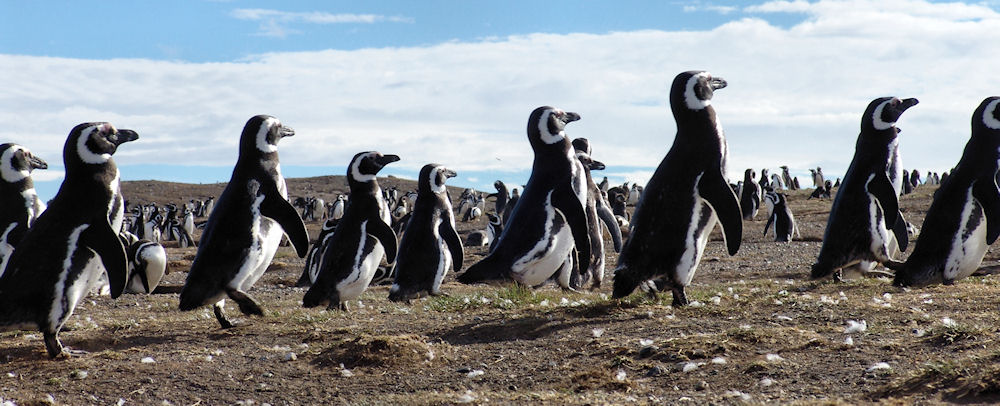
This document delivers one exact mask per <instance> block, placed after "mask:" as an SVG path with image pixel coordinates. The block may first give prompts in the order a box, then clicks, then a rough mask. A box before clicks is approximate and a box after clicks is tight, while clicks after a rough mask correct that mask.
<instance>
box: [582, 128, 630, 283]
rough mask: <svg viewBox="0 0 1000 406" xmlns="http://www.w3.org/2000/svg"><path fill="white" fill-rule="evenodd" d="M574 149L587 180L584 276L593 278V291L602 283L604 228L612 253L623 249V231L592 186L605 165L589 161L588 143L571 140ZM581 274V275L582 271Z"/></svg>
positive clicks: (595, 186) (602, 198)
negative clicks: (595, 174) (587, 242)
mask: <svg viewBox="0 0 1000 406" xmlns="http://www.w3.org/2000/svg"><path fill="white" fill-rule="evenodd" d="M573 148H574V149H575V150H576V157H577V159H579V160H580V163H581V164H583V171H584V174H585V175H586V177H587V202H586V204H587V207H586V212H587V229H588V233H589V234H590V269H588V270H586V273H587V274H589V275H590V277H591V278H593V281H594V282H593V284H592V285H591V287H592V289H599V288H600V287H601V284H602V282H603V281H604V267H605V266H604V227H602V226H601V224H602V223H603V224H604V226H605V227H607V228H608V233H610V235H611V242H612V245H613V246H614V249H615V252H619V251H621V249H622V230H621V228H620V227H618V220H617V219H615V214H614V213H612V212H611V204H610V203H608V201H607V199H605V198H604V193H602V192H601V189H600V188H599V187H598V186H597V183H594V177H593V176H592V175H591V173H590V171H592V170H604V163H602V162H599V161H595V160H594V159H593V157H591V152H592V149H591V147H590V141H588V140H587V139H586V138H576V139H574V140H573ZM581 271H583V270H582V269H581Z"/></svg>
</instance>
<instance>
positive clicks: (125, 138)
mask: <svg viewBox="0 0 1000 406" xmlns="http://www.w3.org/2000/svg"><path fill="white" fill-rule="evenodd" d="M137 139H139V134H138V133H136V132H135V131H132V130H124V129H121V130H118V142H117V144H116V145H122V144H124V143H126V142H131V141H135V140H137Z"/></svg>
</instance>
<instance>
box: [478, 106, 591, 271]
mask: <svg viewBox="0 0 1000 406" xmlns="http://www.w3.org/2000/svg"><path fill="white" fill-rule="evenodd" d="M579 119H580V115H579V114H576V113H571V112H565V111H563V110H560V109H557V108H554V107H549V106H543V107H539V108H536V109H535V110H534V111H532V112H531V115H530V116H529V117H528V128H527V133H528V141H529V142H530V144H531V149H532V150H533V151H534V162H533V164H532V168H531V175H530V176H529V177H528V184H527V185H526V186H525V187H524V193H522V194H521V197H520V199H518V201H517V204H516V206H514V209H513V211H512V212H511V215H510V219H509V220H507V224H506V225H505V226H504V230H503V234H501V235H500V237H499V240H497V241H496V247H495V248H494V249H493V252H491V253H489V254H488V255H487V256H486V257H484V258H483V259H482V260H480V261H479V262H477V263H475V264H473V265H472V266H470V267H469V268H468V269H467V270H466V271H465V272H464V273H462V274H461V275H459V276H458V281H459V282H462V283H466V284H470V283H477V282H486V281H499V280H508V279H513V280H514V281H516V282H517V283H520V284H522V285H527V286H537V285H540V284H542V283H544V282H545V281H546V280H548V279H549V277H550V276H552V275H555V274H557V273H558V274H559V275H560V278H559V281H558V282H559V284H560V286H562V287H563V288H564V289H569V288H570V286H569V283H570V278H571V276H572V274H573V273H572V272H570V271H568V270H566V269H564V268H566V266H567V263H570V266H571V267H572V268H574V269H579V270H584V269H589V268H590V258H591V252H590V251H591V248H590V235H589V231H588V226H587V214H586V212H585V209H586V202H587V190H588V189H587V184H586V178H585V177H584V176H583V172H584V169H583V165H582V164H581V163H580V160H579V159H577V157H576V153H575V152H574V149H573V146H572V145H571V144H570V140H569V138H567V137H566V131H565V128H566V125H567V124H569V123H572V122H574V121H577V120H579ZM574 248H575V249H576V253H575V255H574V256H573V259H574V260H573V261H567V259H568V258H570V255H571V253H572V251H573V249H574ZM560 270H562V272H560Z"/></svg>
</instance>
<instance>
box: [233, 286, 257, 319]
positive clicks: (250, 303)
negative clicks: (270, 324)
mask: <svg viewBox="0 0 1000 406" xmlns="http://www.w3.org/2000/svg"><path fill="white" fill-rule="evenodd" d="M226 294H228V295H229V298H230V299H233V301H234V302H236V304H237V305H239V306H240V311H241V312H243V314H246V315H256V316H263V315H264V309H261V308H260V305H259V304H257V302H256V301H255V300H253V298H252V297H250V295H248V294H246V293H244V292H241V291H239V290H236V289H229V290H227V291H226Z"/></svg>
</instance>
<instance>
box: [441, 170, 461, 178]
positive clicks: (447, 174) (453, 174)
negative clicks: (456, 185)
mask: <svg viewBox="0 0 1000 406" xmlns="http://www.w3.org/2000/svg"><path fill="white" fill-rule="evenodd" d="M441 173H443V174H444V176H445V177H446V178H454V177H456V176H458V172H455V171H453V170H451V169H445V170H444V171H442V172H441Z"/></svg>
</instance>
